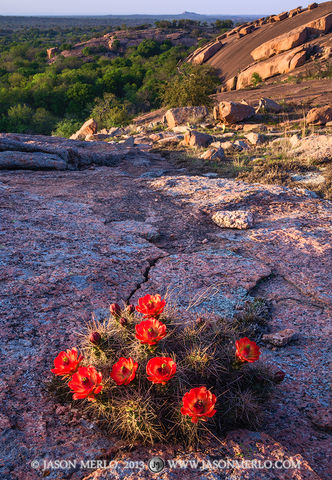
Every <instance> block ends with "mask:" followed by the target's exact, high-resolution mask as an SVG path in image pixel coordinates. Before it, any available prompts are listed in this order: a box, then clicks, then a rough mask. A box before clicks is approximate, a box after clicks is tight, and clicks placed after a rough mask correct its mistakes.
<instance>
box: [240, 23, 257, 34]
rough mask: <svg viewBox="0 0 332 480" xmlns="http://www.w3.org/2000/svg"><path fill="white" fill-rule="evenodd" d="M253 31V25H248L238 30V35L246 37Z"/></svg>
mask: <svg viewBox="0 0 332 480" xmlns="http://www.w3.org/2000/svg"><path fill="white" fill-rule="evenodd" d="M254 29H255V27H254V26H253V25H248V26H246V27H243V28H241V29H240V30H239V34H240V35H243V36H244V35H248V33H251V32H252V31H253V30H254Z"/></svg>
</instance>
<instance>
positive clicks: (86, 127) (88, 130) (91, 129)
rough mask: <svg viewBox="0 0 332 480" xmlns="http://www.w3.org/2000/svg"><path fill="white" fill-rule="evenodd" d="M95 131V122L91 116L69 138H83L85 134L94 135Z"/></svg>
mask: <svg viewBox="0 0 332 480" xmlns="http://www.w3.org/2000/svg"><path fill="white" fill-rule="evenodd" d="M95 133H97V123H96V121H95V120H94V119H93V118H90V119H89V120H87V121H86V122H85V123H83V125H82V126H81V128H80V129H79V130H78V131H77V132H76V133H74V134H73V135H72V136H71V137H70V139H71V140H85V137H86V136H87V135H94V134H95Z"/></svg>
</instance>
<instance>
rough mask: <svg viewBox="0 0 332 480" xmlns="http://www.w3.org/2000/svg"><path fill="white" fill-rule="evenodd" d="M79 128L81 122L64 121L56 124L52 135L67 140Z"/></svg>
mask: <svg viewBox="0 0 332 480" xmlns="http://www.w3.org/2000/svg"><path fill="white" fill-rule="evenodd" d="M81 126H82V122H78V121H77V120H73V119H64V120H61V121H60V122H58V123H57V124H56V128H55V130H54V131H53V132H52V135H55V136H56V137H65V138H69V137H71V136H72V135H73V133H75V132H77V130H79V128H80V127H81Z"/></svg>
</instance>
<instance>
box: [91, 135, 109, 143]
mask: <svg viewBox="0 0 332 480" xmlns="http://www.w3.org/2000/svg"><path fill="white" fill-rule="evenodd" d="M106 138H110V135H107V134H106V133H94V134H92V135H87V136H86V137H85V140H86V141H87V142H96V141H101V140H106Z"/></svg>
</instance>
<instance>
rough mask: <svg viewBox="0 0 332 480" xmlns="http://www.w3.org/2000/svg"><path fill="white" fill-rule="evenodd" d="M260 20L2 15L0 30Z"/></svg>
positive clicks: (198, 16)
mask: <svg viewBox="0 0 332 480" xmlns="http://www.w3.org/2000/svg"><path fill="white" fill-rule="evenodd" d="M256 18H259V15H217V14H216V15H201V14H199V13H194V12H183V13H180V14H174V15H171V14H170V15H147V14H134V15H96V16H86V15H73V16H68V15H67V16H65V15H64V16H39V17H38V16H33V17H32V16H31V17H27V16H20V17H19V16H5V15H0V29H4V28H14V29H21V28H30V27H34V28H40V29H48V28H56V27H62V28H66V27H75V26H79V27H84V26H85V25H86V26H105V27H106V26H118V25H122V24H126V25H128V26H135V25H141V24H144V23H154V22H155V21H158V20H181V19H187V20H196V21H201V22H207V23H212V22H215V21H216V20H218V19H219V20H228V19H229V20H233V22H234V23H245V22H248V21H252V20H255V19H256Z"/></svg>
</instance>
